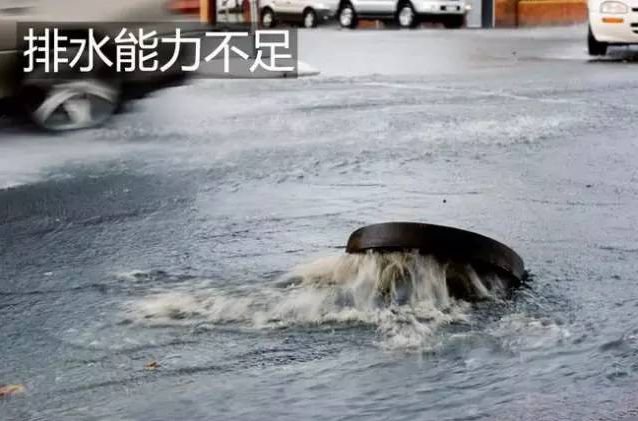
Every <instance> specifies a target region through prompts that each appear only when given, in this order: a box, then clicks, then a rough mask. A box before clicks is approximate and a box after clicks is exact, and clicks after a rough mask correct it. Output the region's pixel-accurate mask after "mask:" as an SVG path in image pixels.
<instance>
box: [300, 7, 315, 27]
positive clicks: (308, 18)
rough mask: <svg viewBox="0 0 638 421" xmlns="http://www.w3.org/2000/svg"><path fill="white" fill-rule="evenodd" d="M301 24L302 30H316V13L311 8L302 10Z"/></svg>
mask: <svg viewBox="0 0 638 421" xmlns="http://www.w3.org/2000/svg"><path fill="white" fill-rule="evenodd" d="M302 24H303V27H304V28H316V27H317V13H316V12H315V11H314V10H312V9H311V8H308V9H306V10H304V12H303V21H302Z"/></svg>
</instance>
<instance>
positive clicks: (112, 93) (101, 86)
mask: <svg viewBox="0 0 638 421" xmlns="http://www.w3.org/2000/svg"><path fill="white" fill-rule="evenodd" d="M21 100H22V104H23V105H24V108H25V110H26V112H27V114H28V116H29V117H30V119H31V121H32V122H33V123H34V124H36V125H37V126H38V127H39V128H41V129H44V130H48V131H56V132H59V131H68V130H78V129H87V128H91V127H96V126H99V125H101V124H103V123H104V122H106V121H107V120H108V119H109V118H110V117H111V116H112V115H113V114H114V113H115V112H116V111H117V109H118V108H119V106H120V103H121V88H120V85H119V84H116V83H111V82H105V81H101V80H98V79H87V80H77V81H73V80H70V81H48V82H47V81H40V82H38V83H30V82H29V81H25V83H24V84H23V88H22V94H21Z"/></svg>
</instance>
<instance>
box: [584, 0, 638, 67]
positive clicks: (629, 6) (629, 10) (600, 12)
mask: <svg viewBox="0 0 638 421" xmlns="http://www.w3.org/2000/svg"><path fill="white" fill-rule="evenodd" d="M588 8H589V31H588V35H587V49H588V52H589V54H590V55H592V56H604V55H605V54H607V48H608V47H609V46H610V45H631V44H638V0H626V1H620V0H589V2H588Z"/></svg>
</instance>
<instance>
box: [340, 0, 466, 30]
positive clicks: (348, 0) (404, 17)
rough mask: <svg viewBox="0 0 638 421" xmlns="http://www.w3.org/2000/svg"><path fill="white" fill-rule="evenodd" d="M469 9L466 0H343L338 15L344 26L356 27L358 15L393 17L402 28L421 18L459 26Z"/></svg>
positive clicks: (378, 17)
mask: <svg viewBox="0 0 638 421" xmlns="http://www.w3.org/2000/svg"><path fill="white" fill-rule="evenodd" d="M468 10H469V6H468V5H467V4H466V2H465V0H399V1H397V0H341V3H340V4H339V9H338V12H337V19H338V21H339V24H340V25H341V26H342V27H344V28H355V27H356V26H357V23H358V20H359V19H380V20H394V21H396V23H398V24H399V26H401V27H402V28H414V27H415V26H417V25H418V24H419V23H420V22H422V21H428V22H440V23H442V24H443V25H445V27H446V28H460V27H461V26H463V24H464V23H465V15H466V13H467V11H468Z"/></svg>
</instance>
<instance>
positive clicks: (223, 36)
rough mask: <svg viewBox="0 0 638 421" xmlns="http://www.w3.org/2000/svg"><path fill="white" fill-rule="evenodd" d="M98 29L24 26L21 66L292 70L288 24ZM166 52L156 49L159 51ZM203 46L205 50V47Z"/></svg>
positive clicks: (292, 48) (123, 70) (49, 68)
mask: <svg viewBox="0 0 638 421" xmlns="http://www.w3.org/2000/svg"><path fill="white" fill-rule="evenodd" d="M109 32H110V33H111V35H101V34H100V33H98V31H97V30H94V29H89V30H88V32H86V33H85V34H81V35H79V34H77V33H73V32H67V31H64V30H62V29H60V28H57V27H55V28H49V27H47V28H43V29H39V30H37V31H36V30H35V29H34V28H28V31H27V33H26V34H25V35H24V37H23V39H24V42H25V48H24V50H23V56H24V62H23V63H24V64H23V71H24V72H25V73H31V72H35V71H40V72H44V73H45V74H49V73H59V72H61V71H62V70H72V71H75V72H80V73H87V72H93V71H95V70H96V69H102V68H110V69H112V70H114V71H115V72H118V73H133V72H141V73H144V72H169V71H174V70H180V71H182V72H195V71H197V70H199V67H200V64H201V63H202V61H203V62H205V63H208V62H213V61H216V62H219V61H221V62H223V71H224V73H225V74H228V73H232V71H233V65H234V66H235V67H237V66H241V65H244V66H245V68H246V69H247V71H248V72H250V73H255V72H256V71H258V70H262V71H264V72H294V71H295V53H296V49H295V45H294V43H291V37H290V31H289V30H256V31H255V32H252V33H251V32H249V31H243V32H242V31H236V32H212V31H211V32H205V33H204V36H203V37H202V36H196V35H187V34H185V33H184V32H183V31H182V29H181V28H175V30H174V32H173V33H170V34H163V35H160V34H158V32H157V31H156V30H147V29H145V28H143V27H142V28H127V27H122V28H120V29H119V30H118V31H109ZM160 50H161V51H164V52H166V51H168V52H169V54H166V53H165V54H159V53H158V52H159V51H160ZM203 50H204V51H203Z"/></svg>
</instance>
